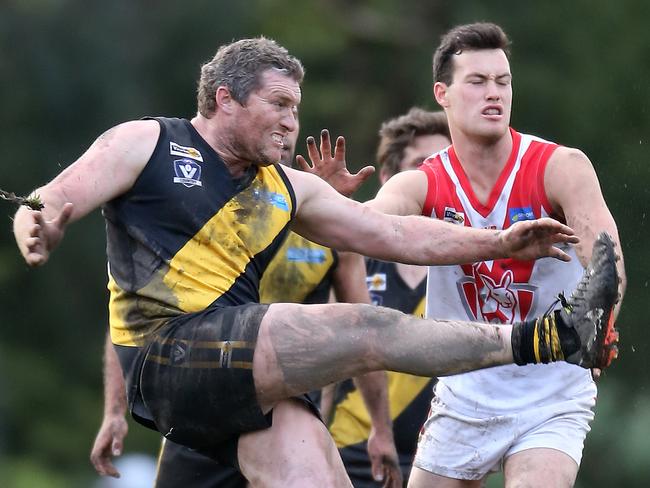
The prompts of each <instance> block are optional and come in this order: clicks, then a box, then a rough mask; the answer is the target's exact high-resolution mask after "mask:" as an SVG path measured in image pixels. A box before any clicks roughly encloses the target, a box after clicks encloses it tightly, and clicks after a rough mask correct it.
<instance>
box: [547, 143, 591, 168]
mask: <svg viewBox="0 0 650 488" xmlns="http://www.w3.org/2000/svg"><path fill="white" fill-rule="evenodd" d="M585 166H587V167H591V166H592V164H591V161H590V160H589V158H588V157H587V155H586V154H585V153H584V152H582V151H581V150H580V149H577V148H574V147H565V146H560V147H558V148H557V149H556V150H555V151H554V152H553V154H552V155H551V157H550V158H549V160H548V164H547V168H548V169H550V170H551V171H558V170H563V171H573V170H575V169H580V168H581V167H585Z"/></svg>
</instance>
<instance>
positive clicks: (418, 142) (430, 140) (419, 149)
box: [379, 134, 451, 185]
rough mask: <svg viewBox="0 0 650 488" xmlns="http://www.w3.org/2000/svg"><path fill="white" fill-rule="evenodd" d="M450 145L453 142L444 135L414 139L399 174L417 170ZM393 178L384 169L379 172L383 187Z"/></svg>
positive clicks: (404, 157)
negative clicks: (428, 159) (433, 155)
mask: <svg viewBox="0 0 650 488" xmlns="http://www.w3.org/2000/svg"><path fill="white" fill-rule="evenodd" d="M449 145H451V141H450V140H449V139H448V138H447V136H443V135H442V134H424V135H421V136H416V137H414V138H413V141H411V144H409V145H408V146H406V148H405V149H404V156H403V157H402V161H401V162H400V165H399V171H398V172H402V171H407V170H410V169H417V168H418V167H419V166H420V165H421V164H422V163H423V162H424V160H425V159H427V158H428V157H429V156H431V155H432V154H434V153H437V152H438V151H441V150H443V149H444V148H446V147H447V146H449ZM391 176H393V174H392V173H390V172H389V171H387V170H386V168H385V167H384V168H382V169H381V170H380V172H379V181H380V182H381V184H382V185H383V184H384V183H386V182H387V181H388V180H389V178H390V177H391Z"/></svg>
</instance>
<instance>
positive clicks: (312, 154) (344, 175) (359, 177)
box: [296, 129, 375, 197]
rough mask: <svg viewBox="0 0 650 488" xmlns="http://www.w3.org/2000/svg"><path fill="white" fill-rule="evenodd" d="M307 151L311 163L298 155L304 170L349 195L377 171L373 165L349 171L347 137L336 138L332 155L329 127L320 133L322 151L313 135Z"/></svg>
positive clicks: (308, 142) (299, 163) (308, 140)
mask: <svg viewBox="0 0 650 488" xmlns="http://www.w3.org/2000/svg"><path fill="white" fill-rule="evenodd" d="M307 153H308V154H309V159H310V161H311V165H310V164H309V163H308V162H307V160H305V158H303V157H302V156H300V155H298V156H296V162H297V163H298V165H299V166H300V168H301V169H302V170H303V171H306V172H308V173H312V174H315V175H316V176H319V177H320V178H322V179H323V180H325V181H327V182H328V183H329V184H330V185H331V186H332V187H334V189H335V190H336V191H338V192H339V193H341V194H343V195H345V196H346V197H349V196H350V195H352V194H353V193H354V192H355V191H357V189H358V188H359V187H360V186H361V184H362V183H363V182H364V181H365V180H366V179H367V178H368V177H369V176H370V175H371V174H373V173H374V172H375V168H374V167H372V166H366V167H364V168H361V170H359V172H358V173H356V174H352V173H350V172H349V171H348V168H347V166H346V163H345V138H344V137H343V136H339V137H337V138H336V146H335V147H334V155H332V144H331V141H330V134H329V131H328V130H327V129H323V130H322V131H321V133H320V151H319V149H318V148H317V147H316V141H315V140H314V138H313V137H312V136H309V137H308V138H307Z"/></svg>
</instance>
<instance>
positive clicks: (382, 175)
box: [379, 167, 393, 186]
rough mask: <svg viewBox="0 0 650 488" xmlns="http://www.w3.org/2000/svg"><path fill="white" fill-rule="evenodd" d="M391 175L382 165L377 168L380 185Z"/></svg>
mask: <svg viewBox="0 0 650 488" xmlns="http://www.w3.org/2000/svg"><path fill="white" fill-rule="evenodd" d="M391 176H393V175H392V174H391V173H389V172H388V170H387V169H386V168H384V167H382V168H381V169H380V170H379V183H381V185H382V186H383V185H385V184H386V182H387V181H388V180H389V179H390V177H391Z"/></svg>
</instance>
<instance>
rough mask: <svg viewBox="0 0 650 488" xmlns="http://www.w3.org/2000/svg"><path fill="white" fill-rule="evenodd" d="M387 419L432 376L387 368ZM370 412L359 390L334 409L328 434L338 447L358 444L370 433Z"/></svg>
mask: <svg viewBox="0 0 650 488" xmlns="http://www.w3.org/2000/svg"><path fill="white" fill-rule="evenodd" d="M387 374H388V398H389V401H390V418H391V419H393V420H394V419H396V418H397V417H398V416H399V415H400V414H401V413H402V412H403V411H404V410H405V409H406V408H407V407H408V406H409V405H410V404H411V402H412V401H413V400H414V399H415V397H417V396H418V395H419V394H420V392H421V391H422V390H423V389H424V388H425V387H426V386H427V385H428V383H429V381H431V378H424V377H421V376H413V375H409V374H404V373H395V372H393V371H388V372H387ZM370 425H371V422H370V414H369V413H368V410H367V409H366V407H365V404H364V403H363V398H362V397H361V393H360V392H359V390H354V391H353V392H351V393H350V394H349V395H348V396H347V397H346V399H345V400H343V401H342V402H341V403H340V404H339V405H338V406H337V408H336V417H335V419H334V423H333V424H332V425H331V426H330V433H331V434H332V437H333V438H334V442H336V447H338V448H339V449H341V448H343V447H346V446H350V445H354V444H358V443H359V442H363V441H365V440H367V439H368V436H369V435H370Z"/></svg>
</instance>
